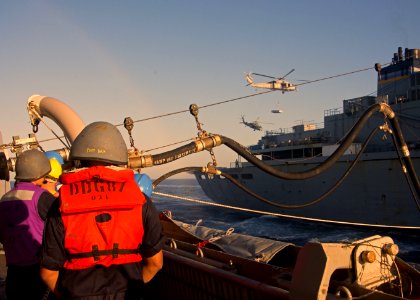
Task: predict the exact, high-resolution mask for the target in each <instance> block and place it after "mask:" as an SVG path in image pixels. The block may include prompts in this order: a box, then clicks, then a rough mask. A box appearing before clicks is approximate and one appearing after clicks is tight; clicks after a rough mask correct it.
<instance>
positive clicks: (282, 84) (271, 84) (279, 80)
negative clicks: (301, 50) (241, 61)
mask: <svg viewBox="0 0 420 300" xmlns="http://www.w3.org/2000/svg"><path fill="white" fill-rule="evenodd" d="M294 70H295V69H292V70H290V71H289V72H288V73H287V74H286V75H284V76H283V77H273V76H268V75H263V74H258V73H246V74H245V79H246V82H248V84H247V85H250V86H252V87H254V88H262V89H271V90H279V91H282V93H283V94H284V93H285V92H293V91H296V90H297V87H296V85H294V84H293V83H290V82H288V81H286V80H284V78H285V77H286V76H287V75H289V74H290V73H292V72H293V71H294ZM251 75H257V76H262V77H267V78H272V79H274V80H272V81H268V82H261V83H254V79H253V78H252V77H251Z"/></svg>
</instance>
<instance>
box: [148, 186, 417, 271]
mask: <svg viewBox="0 0 420 300" xmlns="http://www.w3.org/2000/svg"><path fill="white" fill-rule="evenodd" d="M155 191H156V192H161V193H165V194H171V195H176V196H180V197H188V198H192V199H197V200H202V201H208V202H212V201H211V200H210V199H209V198H208V197H206V195H205V194H204V192H203V191H202V190H201V188H200V185H199V184H198V183H197V181H196V180H195V179H168V180H165V181H163V182H162V183H160V184H159V185H158V186H157V188H156V190H155ZM152 198H153V202H154V203H155V205H156V207H157V208H158V210H160V211H163V210H169V211H171V212H172V217H173V218H174V219H175V220H179V221H182V222H186V223H190V224H196V223H197V222H198V221H199V220H201V223H200V225H202V226H206V227H211V228H216V229H221V230H227V229H229V228H231V227H233V228H234V230H235V232H236V233H243V234H250V235H254V236H259V237H266V238H271V239H275V240H280V241H285V242H290V243H293V244H295V245H298V246H303V245H304V244H305V243H306V242H308V241H319V242H353V241H356V240H359V239H362V238H366V237H369V236H372V235H377V234H378V235H382V236H385V235H386V236H390V237H391V238H392V239H393V240H394V242H395V243H396V244H397V245H398V246H399V249H400V251H399V254H398V256H399V257H400V258H402V259H404V260H405V261H407V262H410V263H412V264H414V265H415V267H416V268H417V269H420V237H419V235H418V234H419V232H415V231H396V230H392V231H385V230H381V229H371V228H359V227H350V226H343V225H332V224H324V223H318V222H308V221H300V220H294V219H285V218H279V217H274V216H267V215H260V214H255V213H247V212H242V211H236V210H233V209H227V208H222V207H217V206H212V205H208V204H199V203H194V202H189V201H185V200H181V199H174V198H169V197H166V196H160V195H156V194H154V195H152Z"/></svg>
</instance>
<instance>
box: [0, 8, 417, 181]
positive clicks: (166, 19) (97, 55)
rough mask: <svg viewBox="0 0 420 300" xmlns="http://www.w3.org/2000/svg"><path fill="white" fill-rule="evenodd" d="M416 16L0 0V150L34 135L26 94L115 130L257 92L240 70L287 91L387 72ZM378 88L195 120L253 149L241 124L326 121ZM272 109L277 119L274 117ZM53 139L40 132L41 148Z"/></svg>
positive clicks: (177, 136) (148, 130)
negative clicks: (327, 113)
mask: <svg viewBox="0 0 420 300" xmlns="http://www.w3.org/2000/svg"><path fill="white" fill-rule="evenodd" d="M419 11H420V2H419V1H416V0H412V1H409V0H405V1H404V0H403V1H388V0H381V1H379V0H377V1H372V0H365V1H309V0H307V1H247V0H246V1H219V0H216V1H147V2H146V1H118V2H117V1H106V0H105V1H104V0H101V1H99V0H98V1H96V0H91V1H78V0H76V1H45V0H44V1H43V0H40V1H25V0H23V1H8V0H5V1H1V2H0V38H1V47H0V66H1V68H0V82H1V87H2V89H1V92H2V95H1V97H2V99H1V103H2V109H1V118H0V125H1V127H0V130H1V131H2V135H3V142H10V141H11V137H12V136H13V135H20V136H26V135H27V134H28V133H29V132H30V130H31V127H30V125H29V119H28V117H27V114H26V108H25V107H26V101H27V99H28V97H29V96H31V95H33V94H40V95H45V96H50V97H55V98H57V99H60V100H62V101H64V102H65V103H67V104H68V105H69V106H70V107H72V108H73V109H74V110H75V111H76V112H77V113H78V114H79V115H80V116H81V118H82V119H83V120H84V121H85V123H86V124H88V123H90V122H93V121H97V120H107V121H110V122H112V123H114V124H119V123H122V121H123V119H124V118H125V117H128V116H130V117H131V118H132V119H134V120H139V119H143V118H148V117H152V116H157V115H162V114H167V113H171V112H175V111H181V110H185V109H188V107H189V105H190V104H191V103H196V104H198V105H199V106H202V105H207V104H211V103H216V102H220V101H224V100H228V99H232V98H237V97H241V96H245V95H248V94H253V93H255V92H256V91H255V90H254V89H252V88H250V87H246V86H245V81H244V73H245V72H250V71H251V72H257V73H263V74H267V75H273V76H281V75H284V74H285V73H287V72H288V71H289V70H291V69H292V68H294V69H295V72H294V73H292V74H291V75H289V77H288V79H289V80H290V81H292V82H293V80H299V79H307V80H314V79H318V78H323V77H327V76H331V75H336V74H341V73H345V72H349V71H353V70H358V69H363V68H367V67H371V66H373V65H374V63H376V62H380V63H387V62H390V61H391V59H392V56H393V53H394V52H396V51H397V48H398V47H403V48H420V26H419V22H418V12H419ZM256 79H257V78H256ZM375 89H376V74H375V72H374V71H373V70H372V71H367V72H362V73H358V74H355V75H351V76H346V77H341V78H336V79H333V80H327V81H321V82H317V83H313V84H308V85H304V86H302V87H300V88H299V90H298V91H297V92H294V93H286V94H281V93H277V92H276V93H270V94H268V95H263V96H258V97H253V98H250V99H247V100H241V101H235V102H231V103H229V104H225V105H217V106H212V107H209V108H206V109H203V110H201V111H200V114H199V118H200V121H201V122H202V123H203V128H204V129H205V130H206V131H208V132H211V133H219V134H223V135H225V136H228V137H230V138H233V139H235V140H237V141H238V142H240V143H242V144H244V145H250V144H252V143H256V142H257V140H258V138H259V137H260V136H261V134H262V133H261V132H254V131H252V130H250V129H249V128H246V127H245V126H243V125H242V124H240V123H239V121H240V117H241V115H244V116H245V118H246V119H247V120H250V121H252V120H255V119H257V118H259V120H260V121H262V122H267V123H273V125H266V127H265V129H277V128H286V127H291V126H293V125H295V124H296V122H301V121H314V122H322V120H323V113H324V110H326V109H329V108H336V107H341V105H342V100H344V99H348V98H354V97H358V96H363V95H367V94H370V93H372V92H374V91H375ZM277 107H280V108H281V109H283V110H284V113H283V114H280V115H279V114H271V113H270V111H271V109H273V108H277ZM133 133H134V140H135V142H136V146H137V147H138V148H140V149H142V150H148V149H152V148H155V147H159V146H162V145H166V144H171V143H175V142H178V141H183V140H186V139H189V138H193V137H195V136H196V134H197V129H196V126H195V121H194V119H193V118H192V117H191V116H190V115H189V114H188V113H184V114H178V115H174V116H170V117H167V118H160V119H156V120H153V121H148V122H139V123H136V124H135V128H134V131H133ZM51 136H52V134H51V133H49V131H48V130H47V129H45V128H41V129H40V132H39V135H38V137H39V139H45V138H47V137H51ZM124 136H127V134H125V132H124ZM127 141H128V139H127ZM44 147H46V148H49V147H54V145H49V144H46V145H44ZM169 149H171V148H166V149H164V150H169ZM155 153H156V152H155ZM215 154H216V158H217V159H218V162H219V165H227V164H229V162H230V161H233V160H234V159H235V157H236V156H235V154H234V153H232V152H231V151H230V150H229V149H227V148H226V147H219V148H217V149H215ZM209 161H210V156H209V155H208V153H200V154H197V155H194V156H193V157H188V158H187V159H184V160H182V161H178V162H175V163H172V164H168V165H166V166H163V167H158V168H153V169H146V170H144V171H145V172H146V173H148V174H150V175H151V176H152V177H157V176H159V175H161V174H163V173H164V172H166V171H168V170H171V169H174V168H178V167H181V166H198V165H200V166H201V165H206V164H207V162H209Z"/></svg>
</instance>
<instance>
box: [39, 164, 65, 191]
mask: <svg viewBox="0 0 420 300" xmlns="http://www.w3.org/2000/svg"><path fill="white" fill-rule="evenodd" d="M50 165H51V172H50V173H48V175H47V176H45V180H44V182H43V185H42V187H43V188H44V189H46V190H47V191H49V192H50V193H51V194H52V195H53V196H54V197H58V189H59V184H58V179H59V178H60V175H61V174H62V173H63V169H62V167H61V164H60V163H59V162H58V160H57V159H56V158H50Z"/></svg>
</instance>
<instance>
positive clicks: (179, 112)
mask: <svg viewBox="0 0 420 300" xmlns="http://www.w3.org/2000/svg"><path fill="white" fill-rule="evenodd" d="M388 64H390V63H388ZM388 64H383V65H388ZM373 68H374V67H369V68H363V69H359V70H354V71H351V72H346V73H342V74H337V75H333V76H328V77H324V78H320V79H316V80H310V81H306V82H304V83H300V84H296V86H298V85H304V84H309V83H314V82H318V81H323V80H328V79H333V78H337V77H341V76H346V75H351V74H354V73H359V72H363V71H367V70H370V69H373ZM274 91H275V90H269V91H264V92H259V93H254V94H250V95H246V96H242V97H237V98H232V99H228V100H223V101H219V102H215V103H210V104H207V105H203V106H199V108H200V109H202V108H208V107H212V106H215V105H221V104H225V103H229V102H233V101H238V100H243V99H247V98H251V97H255V96H259V95H264V94H268V93H272V92H274ZM185 112H189V109H185V110H180V111H176V112H170V113H166V114H162V115H157V116H153V117H148V118H144V119H138V120H135V121H133V123H138V122H144V121H150V120H153V119H158V118H163V117H168V116H172V115H176V114H181V113H185ZM39 117H40V116H39ZM40 119H41V121H42V118H41V117H40ZM42 122H43V123H44V125H46V124H45V122H44V121H42ZM123 125H124V123H120V124H116V125H115V126H117V127H120V126H123ZM46 127H47V128H48V129H50V128H49V127H48V126H47V125H46ZM50 131H51V132H52V133H53V134H54V135H55V138H48V139H44V140H40V141H39V143H43V142H47V141H51V140H55V139H58V140H60V141H61V143H63V144H64V145H65V146H66V147H69V146H68V145H66V144H65V143H64V142H63V141H62V138H65V137H64V136H58V135H57V134H56V133H55V132H54V131H53V130H52V129H50ZM182 142H183V141H180V142H176V144H179V143H182ZM171 145H172V144H170V145H168V146H171ZM0 146H2V147H4V146H5V145H0ZM163 147H167V146H161V147H158V148H153V149H150V150H148V151H152V150H155V149H159V148H163Z"/></svg>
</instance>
